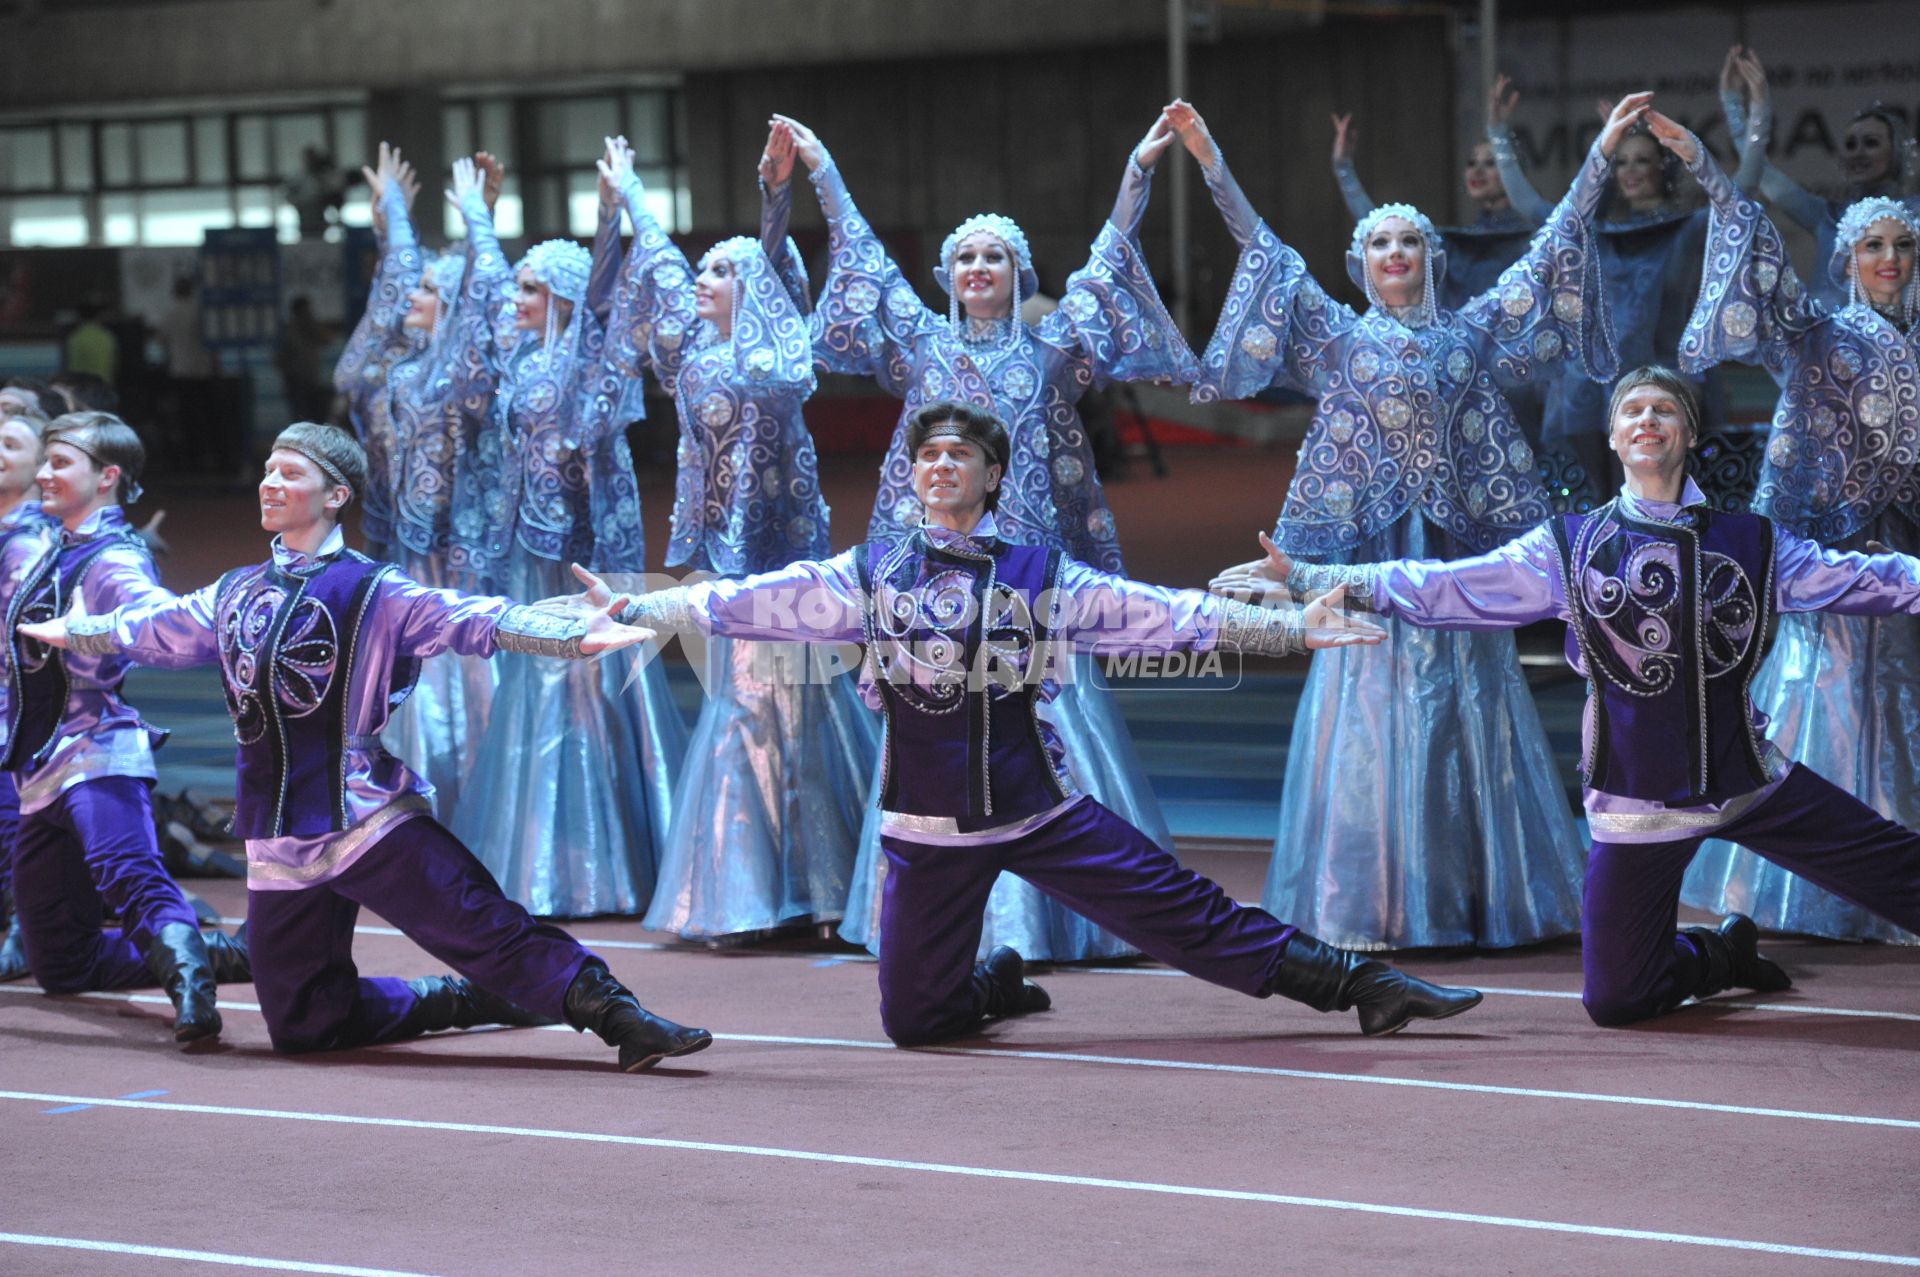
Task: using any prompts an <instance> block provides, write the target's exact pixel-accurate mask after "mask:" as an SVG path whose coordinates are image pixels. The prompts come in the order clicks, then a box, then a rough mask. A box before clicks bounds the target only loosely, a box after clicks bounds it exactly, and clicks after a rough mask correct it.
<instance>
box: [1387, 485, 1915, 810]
mask: <svg viewBox="0 0 1920 1277" xmlns="http://www.w3.org/2000/svg"><path fill="white" fill-rule="evenodd" d="M1620 501H1621V504H1622V505H1623V506H1624V508H1625V509H1626V510H1627V512H1628V513H1630V514H1632V515H1634V516H1635V517H1638V518H1645V519H1652V520H1661V519H1672V518H1674V517H1676V516H1677V515H1678V514H1679V513H1680V511H1681V510H1683V509H1685V508H1687V507H1689V506H1695V505H1704V504H1706V497H1705V496H1704V495H1703V494H1702V493H1701V491H1700V489H1699V488H1698V487H1697V486H1695V484H1694V482H1693V480H1691V479H1688V480H1687V481H1686V486H1685V487H1684V488H1683V490H1682V491H1681V494H1680V501H1679V503H1678V504H1669V503H1667V502H1662V501H1643V500H1639V499H1637V498H1636V497H1634V496H1633V495H1632V494H1631V493H1626V492H1623V493H1622V494H1621V496H1620ZM1773 558H1774V596H1775V600H1776V606H1777V607H1778V609H1779V610H1780V611H1781V612H1841V613H1855V614H1861V615H1880V616H1884V615H1888V614H1891V613H1895V612H1912V613H1920V559H1915V558H1913V557H1912V556H1910V555H1904V554H1874V555H1869V554H1858V553H1851V552H1848V551H1842V550H1829V549H1827V548H1826V547H1824V546H1822V545H1820V544H1819V543H1818V542H1815V541H1809V540H1807V539H1806V538H1804V537H1799V536H1795V535H1794V534H1793V533H1791V532H1788V531H1787V530H1786V529H1785V528H1780V527H1776V529H1775V533H1774V554H1773ZM1369 572H1370V574H1371V576H1372V578H1373V579H1372V582H1371V589H1372V596H1373V607H1374V608H1376V609H1377V610H1378V611H1380V612H1381V613H1382V614H1384V615H1387V616H1397V617H1399V618H1401V619H1402V620H1405V621H1410V622H1412V623H1413V624H1415V625H1425V626H1433V627H1436V628H1440V629H1450V630H1503V629H1511V628H1513V627H1515V626H1519V625H1526V624H1529V623H1531V622H1534V621H1549V620H1559V621H1567V620H1569V619H1570V613H1569V611H1568V608H1567V598H1566V590H1565V587H1564V585H1563V583H1562V581H1561V576H1560V552H1559V549H1558V547H1557V546H1556V545H1555V543H1554V539H1553V533H1552V531H1551V530H1549V528H1548V527H1547V526H1546V525H1544V524H1543V525H1542V526H1540V527H1538V528H1535V529H1534V530H1533V531H1531V532H1528V533H1526V534H1525V535H1524V536H1522V537H1520V538H1519V539H1517V540H1515V541H1512V542H1510V543H1508V544H1507V545H1505V546H1502V547H1501V548H1500V549H1498V550H1494V551H1493V552H1491V553H1489V554H1482V555H1479V556H1477V557H1474V558H1469V559H1458V560H1455V561H1454V562H1451V563H1440V562H1432V561H1418V560H1413V559H1402V560H1397V561H1395V562H1391V563H1377V564H1372V565H1370V568H1369ZM1575 668H1576V669H1578V671H1579V673H1580V674H1581V675H1582V676H1583V677H1584V676H1585V675H1586V673H1587V671H1586V670H1585V669H1584V668H1581V667H1580V665H1579V664H1578V663H1576V667H1575ZM1753 721H1754V725H1755V727H1756V728H1757V729H1758V731H1759V732H1760V733H1761V734H1762V735H1764V733H1765V731H1766V728H1767V717H1766V715H1764V714H1762V713H1760V712H1759V711H1758V710H1755V711H1754V714H1753ZM1583 725H1584V729H1585V730H1583V731H1582V733H1581V736H1582V739H1583V740H1589V741H1590V740H1592V738H1593V737H1592V729H1593V703H1592V701H1591V699H1589V701H1588V703H1587V708H1586V713H1585V718H1584V724H1583ZM1790 766H1791V764H1790V762H1789V760H1788V759H1787V758H1786V756H1785V755H1783V754H1782V753H1780V751H1779V750H1778V749H1775V748H1773V747H1772V746H1771V745H1769V758H1768V773H1769V775H1770V776H1771V777H1772V779H1771V780H1770V781H1769V782H1768V783H1767V784H1766V785H1763V786H1761V787H1760V788H1759V789H1756V790H1753V791H1751V792H1750V793H1746V794H1741V795H1739V796H1738V797H1736V798H1732V799H1729V800H1727V801H1726V802H1724V803H1719V804H1707V805H1703V806H1699V807H1684V808H1683V807H1668V806H1665V805H1663V804H1660V803H1653V802H1646V801H1641V800H1636V799H1630V798H1623V797H1620V796H1619V795H1617V794H1608V793H1603V792H1601V791H1599V790H1595V789H1587V790H1585V791H1584V792H1585V802H1586V808H1587V815H1588V821H1589V823H1590V824H1591V826H1592V828H1593V835H1594V838H1595V839H1596V840H1598V841H1601V842H1608V843H1636V842H1671V841H1674V840H1676V839H1680V838H1691V837H1702V836H1705V835H1707V834H1709V833H1711V832H1713V831H1714V830H1715V829H1718V828H1719V827H1720V826H1721V825H1724V824H1726V823H1727V822H1728V821H1730V820H1732V819H1734V818H1735V817H1736V816H1738V815H1740V814H1741V813H1742V812H1745V811H1747V810H1749V809H1750V808H1752V807H1753V806H1754V805H1755V804H1757V803H1758V802H1760V801H1761V800H1762V799H1764V798H1765V797H1766V796H1767V795H1768V794H1770V793H1772V792H1773V789H1774V788H1775V787H1776V786H1777V785H1779V783H1780V782H1781V781H1782V780H1784V779H1785V778H1786V774H1787V771H1788V769H1789V767H1790Z"/></svg>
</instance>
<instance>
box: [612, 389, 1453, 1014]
mask: <svg viewBox="0 0 1920 1277" xmlns="http://www.w3.org/2000/svg"><path fill="white" fill-rule="evenodd" d="M907 450H908V454H909V455H910V456H911V457H912V458H913V484H914V492H915V494H916V495H917V496H918V497H919V498H920V502H921V504H922V505H923V506H924V507H925V509H926V519H925V521H924V522H923V523H921V525H920V526H919V527H918V528H917V529H915V530H914V532H913V533H912V535H910V536H909V537H908V538H907V539H906V540H905V541H903V542H900V543H898V544H895V545H879V544H868V545H861V546H858V547H856V548H854V549H853V550H850V551H848V552H847V553H845V554H841V555H838V556H836V557H834V558H832V559H828V560H826V561H824V562H801V563H795V564H792V565H791V566H789V567H786V568H783V569H780V570H779V571H775V572H766V573H762V574H760V575H757V576H749V577H746V578H744V579H740V580H727V581H705V582H702V583H700V584H698V585H692V586H681V587H677V588H674V589H670V590H662V591H659V592H658V593H654V594H649V595H647V596H645V597H643V598H639V599H636V600H634V602H633V603H632V604H631V605H629V606H628V607H627V608H626V610H625V611H624V612H623V613H622V614H621V618H622V619H623V620H625V621H628V622H629V623H635V624H642V625H647V626H660V627H663V628H674V629H685V628H688V627H698V628H699V629H700V630H702V631H705V632H707V633H710V634H721V635H726V636H729V637H735V638H752V639H776V640H777V639H804V640H809V641H814V642H850V641H855V640H861V639H864V640H865V642H866V644H867V656H866V663H865V665H864V667H863V671H862V678H863V688H864V690H865V692H866V693H867V695H868V697H869V699H870V700H875V699H877V701H878V703H879V706H880V708H882V709H883V710H884V712H885V714H886V723H887V731H886V755H885V761H884V769H885V770H884V775H883V778H882V785H881V804H882V807H883V816H882V821H883V823H882V834H881V844H882V846H883V848H884V849H885V852H886V856H887V878H886V886H885V889H884V892H883V895H882V901H881V914H880V1019H881V1023H882V1024H883V1025H884V1026H885V1028H886V1032H887V1036H888V1037H890V1038H892V1039H893V1040H894V1041H895V1042H896V1043H899V1044H900V1045H902V1046H910V1045H917V1044H924V1043H932V1042H939V1041H942V1040H943V1039H947V1038H952V1037H956V1036H958V1035H961V1034H965V1033H968V1032H970V1031H972V1030H973V1029H975V1028H976V1027H977V1026H978V1025H979V1024H980V1023H981V1022H982V1021H983V1020H985V1019H989V1018H992V1017H995V1016H1004V1015H1018V1014H1022V1013H1024V1012H1028V1011H1037V1010H1044V1009H1045V1008H1046V1007H1047V1006H1048V1005H1050V1001H1049V999H1048V998H1047V995H1046V994H1045V993H1044V991H1042V990H1041V989H1040V988H1039V987H1038V986H1037V985H1034V984H1031V983H1029V982H1026V981H1025V980H1024V978H1023V977H1024V973H1023V966H1024V964H1023V962H1022V960H1021V958H1020V955H1019V954H1017V953H1015V952H1014V951H1013V950H1012V949H1008V948H1005V947H1001V948H999V949H996V950H994V951H993V953H991V954H990V955H988V958H987V960H986V961H985V962H984V963H981V964H979V966H978V967H975V966H974V965H973V963H972V961H971V959H972V956H973V954H974V952H975V950H976V947H977V946H978V944H979V942H980V926H981V914H982V911H983V910H984V909H985V907H986V902H987V896H988V893H989V892H990V891H991V890H992V888H993V881H994V878H995V876H996V875H997V874H999V873H1000V872H1001V871H1002V870H1006V871H1008V872H1011V873H1015V874H1018V875H1020V876H1021V877H1023V878H1025V879H1026V880H1027V881H1029V882H1031V883H1033V884H1034V885H1035V886H1036V887H1039V888H1040V889H1041V890H1042V891H1045V892H1046V893H1048V894H1049V895H1051V896H1053V897H1054V898H1055V899H1057V900H1059V901H1061V902H1062V903H1063V904H1065V905H1067V906H1068V907H1070V908H1072V909H1075V910H1078V911H1079V912H1080V913H1082V914H1084V915H1086V916H1087V917H1088V918H1091V919H1092V920H1093V921H1094V922H1097V923H1099V924H1100V925H1101V926H1103V927H1105V928H1107V929H1108V930H1109V931H1112V932H1113V933H1114V934H1115V935H1118V936H1119V937H1120V938H1121V939H1123V940H1125V941H1127V942H1128V943H1129V944H1131V945H1133V946H1135V947H1136V948H1139V949H1141V950H1143V951H1144V952H1146V953H1148V954H1151V955H1152V956H1153V957H1155V958H1158V959H1159V960H1161V961H1162V962H1165V963H1167V964H1168V965H1170V966H1175V967H1178V968H1180V969H1181V970H1183V971H1187V972H1190V973H1192V974H1193V975H1197V976H1200V977H1201V978H1203V979H1206V980H1211V981H1213V982H1214V983H1216V984H1221V985H1225V986H1226V987H1228V988H1231V989H1238V990H1239V991H1240V992H1242V993H1247V994H1251V995H1252V996H1254V997H1266V996H1268V995H1269V994H1274V993H1278V994H1281V995H1283V996H1285V997H1289V998H1293V999H1295V1000H1297V1001H1300V1002H1304V1003H1306V1004H1307V1005H1309V1006H1311V1007H1313V1008H1315V1009H1316V1010H1320V1011H1333V1010H1347V1009H1349V1008H1358V1010H1359V1013H1360V1027H1361V1030H1362V1031H1363V1032H1365V1033H1368V1034H1381V1033H1392V1032H1394V1031H1395V1030H1397V1029H1400V1028H1403V1027H1405V1025H1406V1024H1407V1022H1408V1021H1410V1020H1413V1019H1418V1018H1427V1019H1443V1018H1445V1017H1447V1016H1450V1015H1457V1014H1459V1013H1460V1012H1462V1011H1465V1010H1467V1009H1468V1008H1469V1007H1472V1006H1474V1005H1475V1004H1476V1003H1478V1002H1479V1001H1480V994H1479V993H1478V992H1476V991H1474V990H1472V989H1446V988H1441V987H1439V986H1436V985H1431V984H1428V983H1426V982H1425V981H1422V980H1416V979H1414V978H1413V977H1411V976H1408V975H1405V974H1403V973H1402V972H1400V971H1397V970H1395V969H1394V968H1392V967H1389V966H1387V965H1386V964H1385V963H1383V962H1379V961H1377V960H1375V959H1372V958H1368V957H1364V956H1362V955H1360V954H1355V953H1348V952H1345V951H1344V950H1340V949H1335V948H1332V947H1330V946H1328V945H1326V944H1323V943H1321V942H1320V941H1318V940H1315V939H1314V938H1313V937H1312V936H1309V935H1305V934H1303V933H1301V932H1300V931H1298V930H1297V929H1295V928H1293V927H1289V926H1287V925H1286V924H1284V923H1282V922H1281V921H1279V920H1278V919H1276V918H1274V917H1273V916H1272V915H1271V914H1268V913H1266V912H1264V911H1262V910H1260V909H1250V908H1246V907H1244V906H1241V905H1238V904H1235V903H1234V902H1233V901H1232V900H1230V899H1229V898H1228V897H1227V896H1226V894H1225V893H1224V892H1222V891H1221V890H1220V888H1219V887H1218V886H1217V885H1215V884H1214V883H1212V882H1210V881H1208V880H1207V879H1205V878H1202V877H1200V876H1199V875H1197V874H1195V873H1193V872H1191V871H1190V870H1187V869H1184V868H1182V867H1181V865H1180V863H1179V862H1178V861H1177V860H1175V859H1174V858H1173V857H1172V856H1171V855H1169V854H1168V853H1167V852H1165V851H1163V850H1162V849H1160V848H1159V847H1158V846H1156V845H1155V844H1154V843H1153V842H1152V840H1151V839H1149V838H1148V837H1147V836H1146V835H1145V834H1143V833H1141V832H1140V831H1139V830H1137V829H1135V828H1134V827H1133V826H1132V825H1130V824H1128V823H1127V822H1126V821H1124V820H1122V819H1120V817H1118V816H1116V815H1114V814H1113V813H1112V812H1110V811H1108V810H1107V809H1106V808H1105V807H1102V806H1101V805H1100V804H1099V803H1098V802H1095V801H1094V800H1093V799H1092V798H1090V797H1088V796H1086V795H1084V794H1078V793H1076V792H1074V790H1073V786H1072V782H1071V780H1070V779H1069V772H1068V769H1067V767H1066V765H1065V762H1064V760H1063V759H1062V758H1061V757H1060V754H1059V748H1058V743H1057V741H1056V740H1055V739H1054V738H1053V734H1052V732H1051V730H1050V729H1049V728H1048V727H1047V725H1046V723H1045V722H1044V720H1043V719H1042V718H1041V716H1040V714H1039V706H1040V703H1041V702H1042V701H1043V700H1044V699H1047V698H1048V697H1050V695H1051V691H1052V689H1051V687H1049V686H1048V685H1047V679H1048V677H1049V676H1050V674H1051V673H1052V671H1054V670H1058V669H1066V668H1068V667H1069V666H1070V664H1071V663H1070V661H1069V660H1067V659H1066V658H1067V657H1068V656H1069V655H1070V654H1071V651H1072V647H1073V645H1074V644H1076V643H1080V644H1095V643H1097V644H1098V645H1099V646H1100V647H1101V648H1102V649H1103V650H1114V651H1175V650H1195V651H1207V650H1210V649H1213V648H1216V647H1218V648H1222V649H1225V648H1233V647H1242V648H1245V649H1246V650H1248V651H1255V652H1261V653H1265V654H1270V655H1280V654H1285V653H1289V652H1297V651H1301V650H1303V649H1304V648H1306V647H1327V646H1333V645H1337V644H1346V643H1371V642H1378V641H1379V637H1380V634H1381V633H1382V631H1380V630H1378V629H1377V628H1375V627H1372V626H1362V625H1352V624H1346V625H1345V627H1344V628H1332V627H1341V626H1342V625H1343V622H1342V621H1341V620H1340V618H1339V617H1338V616H1336V615H1335V614H1334V612H1333V611H1332V609H1331V608H1329V607H1328V606H1327V605H1326V604H1327V602H1328V601H1329V600H1321V601H1320V602H1319V603H1316V604H1315V605H1314V606H1313V607H1312V608H1309V609H1307V610H1306V611H1305V612H1301V611H1297V610H1294V611H1288V612H1284V613H1283V612H1272V611H1267V610H1264V609H1260V608H1254V607H1250V606H1248V605H1246V604H1243V603H1234V602H1230V601H1227V600H1222V599H1217V598H1211V597H1209V596H1208V595H1206V594H1205V593H1202V592H1200V591H1197V590H1169V589H1162V588H1159V587H1156V586H1148V585H1141V584H1139V583H1137V582H1134V581H1129V580H1127V579H1125V578H1124V577H1119V576H1114V575H1111V574H1109V573H1104V572H1098V571H1095V570H1094V569H1092V568H1089V567H1087V566H1086V565H1085V564H1082V563H1077V562H1074V561H1073V560H1071V559H1068V558H1066V557H1065V556H1063V555H1061V554H1059V553H1057V552H1055V551H1050V550H1045V549H1041V548H1038V547H1034V546H1024V545H1016V544H1012V543H1009V542H1008V541H1006V540H1004V539H1002V538H1001V536H1000V535H999V533H998V532H997V530H996V528H995V525H994V521H993V514H992V510H993V508H994V506H995V505H996V504H997V503H998V501H999V487H1000V481H1001V478H1002V476H1003V475H1004V474H1005V472H1006V467H1007V461H1008V443H1007V433H1006V429H1005V427H1004V426H1002V425H1001V423H1000V421H999V420H998V419H997V418H995V417H993V416H991V415H990V414H988V413H986V412H982V411H980V410H978V409H975V408H970V407H968V406H966V405H964V404H958V403H950V402H948V403H935V404H930V405H928V406H927V407H925V408H923V409H921V410H920V411H919V412H917V413H915V414H914V416H913V417H912V419H911V420H910V422H909V424H908V428H907ZM575 570H576V572H578V573H579V575H580V577H581V579H582V580H583V581H585V582H586V583H587V585H588V586H589V589H588V591H587V593H586V594H585V595H583V596H580V597H579V599H578V600H576V604H577V605H578V606H581V607H582V608H591V607H596V606H597V607H604V606H606V605H607V600H608V599H610V597H611V596H610V595H609V594H608V593H607V591H606V588H605V586H604V585H601V584H600V583H599V582H598V580H597V579H596V578H594V577H593V576H592V575H591V574H590V573H586V572H582V571H580V570H579V569H577V568H576V569H575ZM1323 625H1324V626H1326V627H1330V628H1321V627H1322V626H1323Z"/></svg>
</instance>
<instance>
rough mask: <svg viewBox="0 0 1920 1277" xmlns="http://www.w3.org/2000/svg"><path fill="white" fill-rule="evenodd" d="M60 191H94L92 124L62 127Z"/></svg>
mask: <svg viewBox="0 0 1920 1277" xmlns="http://www.w3.org/2000/svg"><path fill="white" fill-rule="evenodd" d="M60 189H61V190H63V191H90V190H92V189H93V126H92V125H90V124H63V125H61V126H60Z"/></svg>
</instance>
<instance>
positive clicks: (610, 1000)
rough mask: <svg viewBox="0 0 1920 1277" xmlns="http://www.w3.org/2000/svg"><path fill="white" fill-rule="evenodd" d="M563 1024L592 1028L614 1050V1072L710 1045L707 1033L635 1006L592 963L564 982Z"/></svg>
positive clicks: (636, 1068)
mask: <svg viewBox="0 0 1920 1277" xmlns="http://www.w3.org/2000/svg"><path fill="white" fill-rule="evenodd" d="M565 1010H566V1022H567V1023H568V1024H570V1025H572V1026H573V1027H574V1028H576V1029H578V1030H580V1031H581V1032H592V1033H593V1034H594V1036H596V1037H598V1038H599V1039H600V1040H601V1041H602V1042H605V1043H606V1044H607V1045H608V1046H610V1047H614V1048H615V1049H617V1050H618V1051H619V1052H620V1071H621V1072H622V1073H639V1072H641V1071H642V1070H645V1069H650V1068H652V1067H653V1066H654V1065H656V1064H658V1063H660V1061H662V1060H665V1059H670V1058H672V1057H674V1056H678V1055H692V1054H693V1053H694V1052H695V1051H704V1050H706V1049H707V1048H708V1047H710V1046H712V1045H713V1034H711V1033H709V1032H707V1031H706V1030H705V1029H693V1028H688V1027H687V1026H686V1025H683V1024H675V1023H674V1022H673V1021H672V1020H667V1019H663V1018H661V1017H660V1016H657V1015H655V1014H654V1013H653V1012H651V1011H649V1010H647V1009H646V1008H645V1007H643V1006H641V1005H640V1000H639V999H638V998H636V997H634V996H633V993H632V991H631V990H629V989H628V988H627V987H626V986H625V985H623V984H621V983H620V982H619V981H618V980H616V979H614V978H613V972H611V971H609V970H607V968H606V967H605V966H604V965H602V964H601V963H598V962H589V963H588V964H587V965H586V966H584V967H581V968H580V974H579V975H577V976H575V977H574V978H573V983H572V984H570V985H568V986H567V996H566V1003H565Z"/></svg>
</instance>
